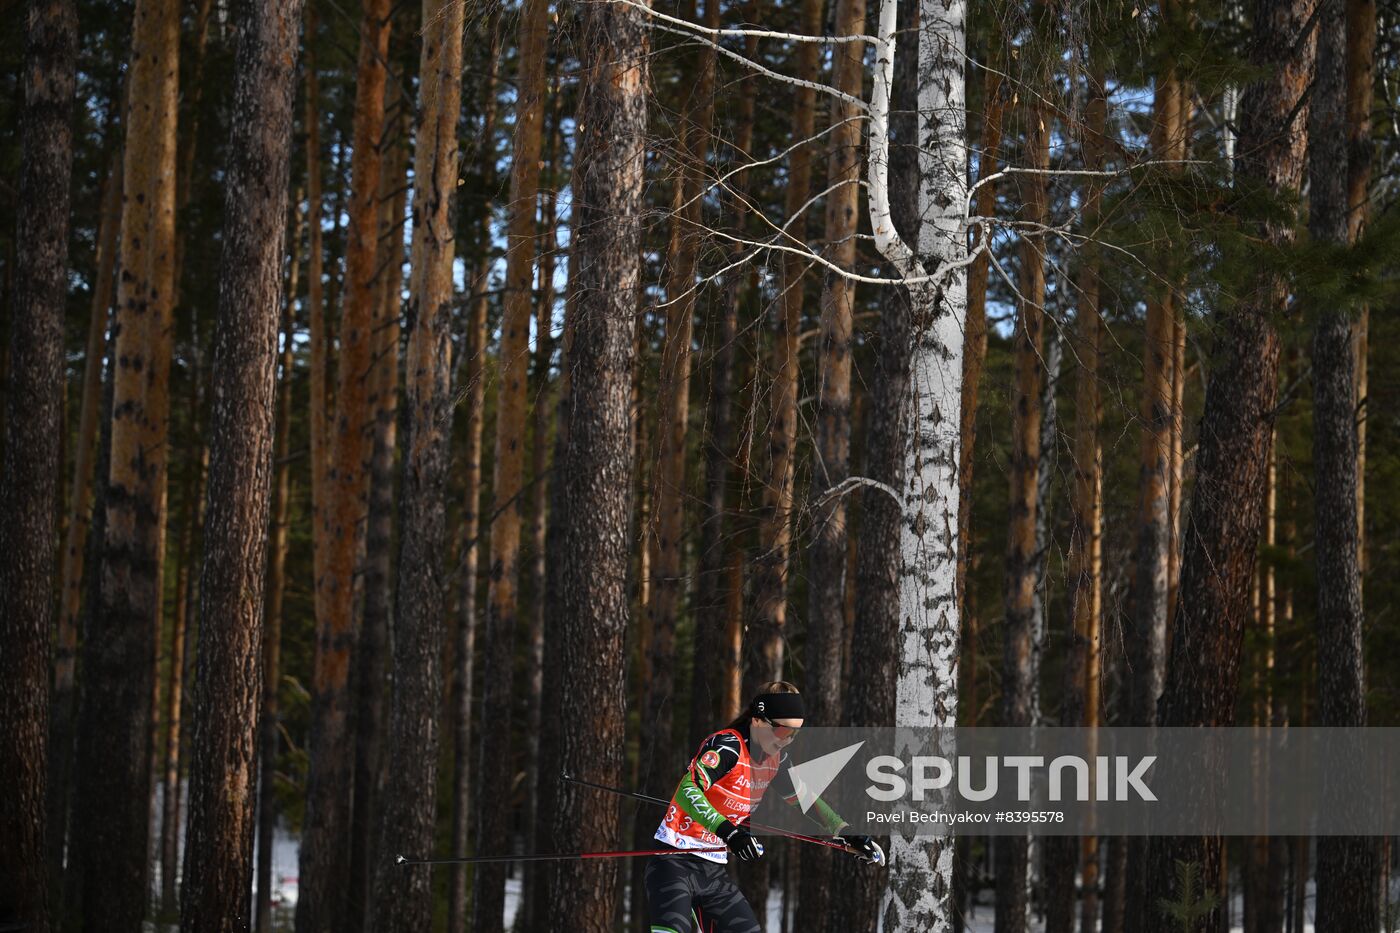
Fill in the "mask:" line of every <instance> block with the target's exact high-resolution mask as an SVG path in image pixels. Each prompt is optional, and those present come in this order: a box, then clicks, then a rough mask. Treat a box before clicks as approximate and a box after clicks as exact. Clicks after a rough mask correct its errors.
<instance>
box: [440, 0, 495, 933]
mask: <svg viewBox="0 0 1400 933" xmlns="http://www.w3.org/2000/svg"><path fill="white" fill-rule="evenodd" d="M486 29H487V31H488V33H489V35H490V37H491V39H490V43H491V44H490V52H489V53H488V57H487V71H486V77H485V80H484V81H483V82H482V85H483V86H482V96H483V101H482V120H481V145H482V147H483V152H484V156H485V161H486V163H487V170H486V177H487V179H488V181H489V180H490V179H492V178H494V177H495V171H494V166H495V161H496V145H495V139H496V81H497V75H498V73H499V69H500V55H499V54H498V53H499V51H500V45H501V31H500V24H499V17H498V14H497V13H495V12H493V13H492V14H491V16H490V17H489V18H488V20H487V26H486ZM487 188H488V190H490V185H489V184H488V186H487ZM480 223H481V234H480V236H481V247H480V250H481V252H480V253H479V254H478V255H477V256H476V257H475V260H476V268H475V269H474V270H473V279H472V293H471V304H470V307H471V312H470V316H469V319H468V323H467V350H466V353H465V354H464V356H465V359H464V360H463V362H462V376H461V382H462V386H463V388H464V390H465V391H466V393H467V397H466V401H465V403H464V404H465V408H466V418H467V444H466V452H465V453H464V454H463V457H462V485H463V496H462V511H461V523H462V537H461V546H460V551H461V554H460V558H459V559H460V562H461V567H462V577H461V585H460V588H459V590H458V597H457V600H458V604H457V637H456V645H455V652H454V664H455V669H454V671H453V674H452V701H451V702H452V851H453V852H455V853H459V854H460V853H465V852H466V851H467V840H468V832H469V823H470V814H471V782H470V772H471V758H472V740H471V738H472V732H471V718H472V665H473V661H474V660H475V657H476V632H477V627H478V622H479V620H480V615H479V614H478V613H477V606H476V591H477V579H478V564H479V559H480V555H481V545H480V543H479V542H478V540H477V538H478V535H479V533H480V529H481V512H480V508H481V440H482V431H483V427H484V426H485V423H486V418H485V399H486V343H487V339H488V335H487V332H486V313H487V311H488V310H489V307H490V298H489V296H488V295H487V290H488V287H489V285H490V277H491V276H490V273H491V263H490V260H489V256H490V242H491V210H490V208H489V206H488V207H487V208H486V209H484V210H483V211H482V213H481V220H480ZM466 924H467V866H466V865H454V866H453V867H452V869H451V875H450V876H449V879H448V887H447V930H448V933H464V931H465V929H466Z"/></svg>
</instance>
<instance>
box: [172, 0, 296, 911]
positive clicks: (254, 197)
mask: <svg viewBox="0 0 1400 933" xmlns="http://www.w3.org/2000/svg"><path fill="white" fill-rule="evenodd" d="M241 12H242V15H241V16H239V18H238V20H237V32H238V44H237V47H238V54H237V61H236V66H235V78H234V90H233V106H234V111H233V119H232V120H231V122H230V127H231V130H230V139H229V146H228V152H229V167H228V172H227V175H226V176H225V191H226V195H225V206H224V211H225V222H224V235H223V242H224V249H223V258H222V261H221V264H220V274H219V317H218V320H217V322H216V324H215V330H214V373H213V381H214V384H215V385H217V386H218V387H219V391H218V393H217V394H216V396H215V401H214V405H213V408H212V411H211V414H210V443H209V448H210V449H209V489H208V504H207V506H206V522H205V529H204V554H205V564H204V572H203V575H202V578H201V582H200V627H199V640H200V645H199V669H198V689H197V692H196V696H195V708H194V738H193V746H192V749H193V754H192V755H191V768H190V813H189V824H188V829H187V833H188V842H187V845H186V846H185V871H184V884H183V886H182V889H181V906H182V910H181V930H182V931H184V933H190V931H195V930H201V931H202V930H220V931H223V930H227V931H240V930H241V931H246V930H247V929H248V919H249V917H248V890H249V885H250V883H251V881H252V864H251V857H252V849H253V793H252V789H253V788H254V787H255V786H256V782H257V777H256V774H255V771H254V766H255V762H256V737H257V724H258V707H259V704H260V702H261V693H262V634H263V633H262V623H263V597H264V593H265V590H264V583H265V581H264V571H265V569H266V562H267V519H268V504H269V503H268V500H269V492H270V489H271V485H272V447H273V396H274V391H275V389H276V369H277V329H278V322H279V317H280V315H279V309H280V306H281V301H280V299H281V295H282V275H281V273H282V246H283V240H284V237H285V231H286V217H287V176H288V172H289V161H290V160H289V155H290V153H289V150H290V146H291V134H292V103H293V98H294V96H295V85H294V80H295V69H296V49H297V38H298V28H297V27H298V25H299V23H300V19H301V3H300V0H261V2H257V3H254V4H250V5H249V6H248V7H247V8H246V9H244V10H243V11H241Z"/></svg>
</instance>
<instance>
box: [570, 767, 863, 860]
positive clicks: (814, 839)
mask: <svg viewBox="0 0 1400 933" xmlns="http://www.w3.org/2000/svg"><path fill="white" fill-rule="evenodd" d="M559 776H560V777H561V778H563V779H564V780H566V781H568V782H569V783H570V784H578V785H580V786H582V787H591V788H593V789H594V790H601V791H606V792H607V793H609V794H616V795H617V796H619V797H630V798H631V799H633V800H640V801H642V802H643V803H656V804H660V805H661V806H663V807H669V806H670V805H671V801H669V800H662V799H661V798H660V797H652V796H650V795H648V794H639V793H636V792H634V791H630V790H623V789H621V788H620V787H608V786H607V785H606V784H594V783H593V782H592V781H585V780H584V779H583V778H576V777H574V776H573V775H572V774H570V773H569V772H567V771H561V772H559ZM747 825H749V826H750V827H752V828H754V829H757V830H759V831H760V832H765V833H772V834H774V835H775V836H786V837H787V838H789V839H796V840H798V841H799V842H810V843H813V844H815V845H819V846H826V847H827V848H828V849H836V850H837V851H839V852H845V853H846V854H847V855H855V856H860V857H864V853H862V852H860V851H859V850H857V849H853V848H851V847H850V846H847V845H842V844H841V843H839V842H832V841H831V840H830V839H822V838H821V837H819V836H805V835H803V834H802V833H794V832H791V831H789V830H786V829H779V828H778V827H776V826H765V825H764V824H762V823H755V822H754V821H753V820H749V821H748V824H747ZM691 851H695V850H693V849H692V850H691Z"/></svg>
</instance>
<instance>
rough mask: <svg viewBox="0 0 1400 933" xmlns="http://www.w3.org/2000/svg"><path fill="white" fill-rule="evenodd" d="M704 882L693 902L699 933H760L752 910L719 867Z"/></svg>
mask: <svg viewBox="0 0 1400 933" xmlns="http://www.w3.org/2000/svg"><path fill="white" fill-rule="evenodd" d="M706 880H707V884H706V885H705V888H704V890H703V891H701V892H700V896H699V897H698V898H696V902H697V903H698V904H699V908H698V909H697V911H696V915H697V916H698V918H699V920H700V929H701V931H702V933H761V930H762V927H760V926H759V925H758V917H757V916H756V915H755V914H754V912H753V906H752V905H750V904H749V902H748V900H747V899H745V897H744V894H743V892H742V891H740V890H739V886H738V885H737V884H735V883H734V882H733V881H731V880H730V878H729V874H728V873H727V872H725V871H723V869H722V866H721V870H720V871H719V872H716V873H713V874H711V875H710V876H709V877H708V878H707V879H706Z"/></svg>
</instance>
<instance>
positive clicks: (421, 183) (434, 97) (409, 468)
mask: <svg viewBox="0 0 1400 933" xmlns="http://www.w3.org/2000/svg"><path fill="white" fill-rule="evenodd" d="M462 22H463V7H462V5H461V4H457V3H451V2H445V0H424V3H423V26H424V32H423V47H422V56H421V59H420V69H419V74H420V84H419V105H418V111H419V124H418V128H417V133H416V137H417V140H416V145H415V150H416V158H415V172H414V192H413V257H412V268H413V273H412V282H411V286H410V297H409V302H410V304H409V315H408V320H409V322H410V327H409V342H408V351H407V356H406V358H405V363H404V411H405V419H404V424H405V426H406V437H405V438H404V470H403V495H402V501H401V503H400V516H399V521H400V525H401V527H402V528H404V529H413V531H412V533H410V534H403V535H401V537H400V545H399V546H400V551H399V560H398V586H397V588H396V590H397V602H396V609H397V612H396V617H397V621H396V627H395V630H394V640H393V650H394V687H393V691H392V699H391V701H390V722H389V732H388V736H389V747H388V749H387V754H386V756H385V762H386V767H385V769H384V793H383V801H382V813H381V815H380V824H379V846H378V852H379V853H380V858H379V859H378V861H377V863H376V871H375V878H374V884H375V890H374V902H373V905H374V916H375V919H374V924H373V929H375V930H386V931H391V933H392V931H398V930H403V931H410V930H413V931H417V930H426V929H429V928H430V927H431V926H432V918H433V898H432V894H433V890H432V875H431V871H430V870H429V869H428V868H427V867H426V866H415V867H409V868H407V869H405V868H404V867H401V866H398V865H394V864H392V862H391V860H390V859H389V858H388V857H387V853H399V852H404V853H414V852H430V851H432V849H433V829H434V825H435V824H434V818H435V816H436V813H437V808H436V803H437V794H436V788H437V766H438V754H437V749H438V737H439V714H440V710H441V705H440V701H439V698H440V697H441V694H442V666H441V657H442V655H441V647H440V646H441V643H442V639H443V616H444V605H443V592H444V590H443V585H442V583H443V579H444V575H445V571H446V568H445V567H444V565H443V559H442V554H443V551H444V549H445V547H446V545H447V527H446V519H447V513H446V500H445V490H446V483H447V472H448V462H449V446H448V441H449V438H450V425H451V421H450V416H451V373H452V345H451V344H452V341H451V333H452V331H451V310H452V261H453V242H452V223H451V219H452V203H453V196H454V194H455V191H456V186H457V132H456V130H457V119H458V111H459V109H460V101H461V72H462ZM389 762H392V766H389V765H388V763H389Z"/></svg>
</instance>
